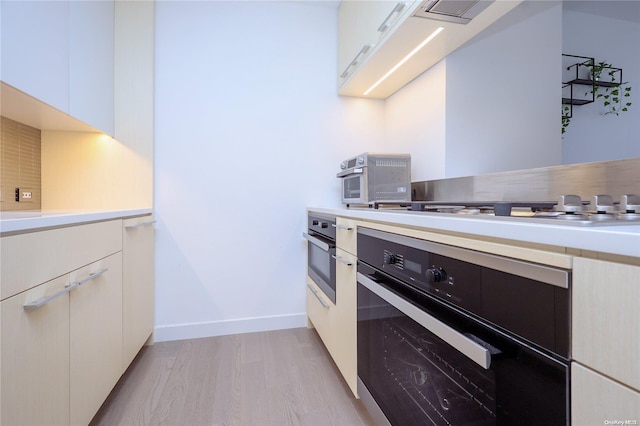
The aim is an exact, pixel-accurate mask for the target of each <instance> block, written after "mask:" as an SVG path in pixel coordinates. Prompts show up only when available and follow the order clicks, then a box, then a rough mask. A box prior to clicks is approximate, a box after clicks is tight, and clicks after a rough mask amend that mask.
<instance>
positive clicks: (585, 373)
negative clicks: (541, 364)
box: [571, 362, 640, 426]
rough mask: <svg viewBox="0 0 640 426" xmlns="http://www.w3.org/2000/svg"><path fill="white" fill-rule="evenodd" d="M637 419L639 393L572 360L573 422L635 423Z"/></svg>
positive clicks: (593, 423) (588, 423)
mask: <svg viewBox="0 0 640 426" xmlns="http://www.w3.org/2000/svg"><path fill="white" fill-rule="evenodd" d="M639 421H640V393H638V392H636V391H635V390H633V389H631V388H628V387H626V386H623V385H621V384H619V383H617V382H614V381H613V380H610V379H608V378H606V377H604V376H602V375H600V374H598V373H596V372H594V371H591V370H589V369H587V368H585V367H583V366H581V365H579V364H577V363H575V362H574V363H572V364H571V422H572V424H574V425H594V426H595V425H606V424H611V425H613V424H620V425H625V424H627V425H635V424H638V422H639ZM625 422H626V423H625Z"/></svg>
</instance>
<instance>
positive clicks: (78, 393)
mask: <svg viewBox="0 0 640 426" xmlns="http://www.w3.org/2000/svg"><path fill="white" fill-rule="evenodd" d="M70 279H71V282H72V283H75V282H81V283H83V284H82V285H81V286H80V287H78V288H76V289H75V290H73V291H72V292H71V293H70V295H71V299H70V314H69V317H70V326H69V329H70V347H71V349H70V359H71V362H70V365H71V367H70V368H71V371H70V377H71V383H70V389H71V392H70V398H71V402H70V405H71V413H70V414H71V425H87V424H89V422H90V421H91V419H92V418H93V416H94V415H95V413H96V412H97V411H98V409H99V408H100V406H101V405H102V402H103V401H104V400H105V399H106V398H107V396H108V395H109V392H111V389H112V388H113V386H114V385H115V384H116V382H117V381H118V379H119V378H120V375H121V373H122V252H118V253H116V254H113V255H111V256H109V257H106V258H104V259H102V260H100V261H98V262H95V263H92V264H91V265H89V266H86V267H84V268H81V269H78V270H76V271H74V272H72V273H71V274H70Z"/></svg>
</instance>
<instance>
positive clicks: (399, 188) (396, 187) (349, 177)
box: [336, 152, 411, 206]
mask: <svg viewBox="0 0 640 426" xmlns="http://www.w3.org/2000/svg"><path fill="white" fill-rule="evenodd" d="M340 169H341V171H340V172H339V173H338V174H337V175H336V176H337V177H339V178H341V179H342V203H343V204H346V205H347V206H349V205H371V204H373V203H384V202H387V203H402V202H410V201H411V155H409V154H396V153H391V154H389V153H372V152H365V153H363V154H360V155H358V156H356V157H353V158H350V159H348V160H346V161H343V162H342V164H340Z"/></svg>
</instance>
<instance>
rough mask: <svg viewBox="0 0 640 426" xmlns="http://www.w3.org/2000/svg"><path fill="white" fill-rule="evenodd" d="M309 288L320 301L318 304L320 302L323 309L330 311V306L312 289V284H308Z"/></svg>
mask: <svg viewBox="0 0 640 426" xmlns="http://www.w3.org/2000/svg"><path fill="white" fill-rule="evenodd" d="M307 287H308V288H309V290H311V293H313V295H314V296H315V297H316V299H318V302H320V304H321V305H322V307H323V308H325V309H328V308H329V305H327V303H326V302H325V301H324V300H322V298H321V297H320V296H318V292H317V291H315V289H314V288H313V287H311V284H307Z"/></svg>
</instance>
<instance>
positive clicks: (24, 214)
mask: <svg viewBox="0 0 640 426" xmlns="http://www.w3.org/2000/svg"><path fill="white" fill-rule="evenodd" d="M151 213H152V210H151V209H133V210H100V211H44V212H41V211H3V212H0V234H5V233H16V232H24V231H34V230H37V229H43V228H53V227H58V226H69V225H79V224H82V223H88V222H98V221H103V220H111V219H120V218H128V217H134V216H143V215H147V214H151Z"/></svg>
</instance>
